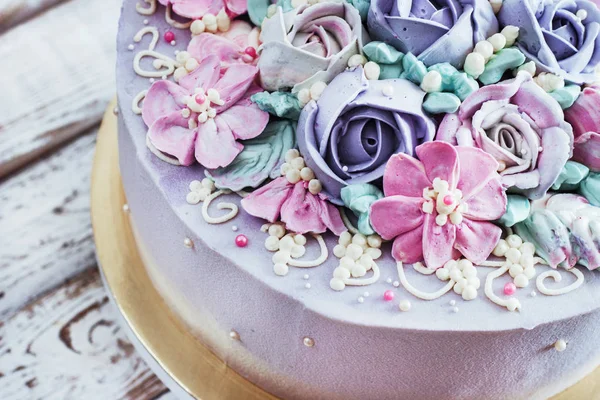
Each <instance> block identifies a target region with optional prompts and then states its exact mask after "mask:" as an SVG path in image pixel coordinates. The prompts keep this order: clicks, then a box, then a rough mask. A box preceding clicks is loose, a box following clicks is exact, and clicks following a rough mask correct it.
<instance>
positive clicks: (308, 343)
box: [302, 337, 315, 347]
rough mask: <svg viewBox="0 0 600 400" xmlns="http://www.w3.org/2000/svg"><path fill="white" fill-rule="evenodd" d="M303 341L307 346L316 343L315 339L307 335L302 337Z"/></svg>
mask: <svg viewBox="0 0 600 400" xmlns="http://www.w3.org/2000/svg"><path fill="white" fill-rule="evenodd" d="M302 343H304V345H305V346H306V347H313V346H314V345H315V341H314V339H312V338H309V337H305V338H304V339H302Z"/></svg>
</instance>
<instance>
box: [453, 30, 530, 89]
mask: <svg viewBox="0 0 600 400" xmlns="http://www.w3.org/2000/svg"><path fill="white" fill-rule="evenodd" d="M518 37H519V28H518V27H516V26H513V25H508V26H506V27H504V29H502V32H500V33H496V34H494V35H492V36H490V37H489V38H488V39H487V40H482V41H480V42H478V43H477V44H476V45H475V49H474V50H473V52H472V53H469V54H468V55H467V58H466V59H465V65H464V70H465V72H466V73H467V74H469V75H471V76H472V77H473V78H475V79H477V78H479V76H480V75H481V74H483V72H484V71H485V64H486V63H487V62H488V61H489V60H490V59H491V58H492V57H493V56H494V53H497V52H499V51H500V50H502V49H504V48H505V47H510V46H512V45H513V44H515V41H516V40H517V38H518Z"/></svg>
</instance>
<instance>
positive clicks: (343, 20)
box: [258, 2, 365, 91]
mask: <svg viewBox="0 0 600 400" xmlns="http://www.w3.org/2000/svg"><path fill="white" fill-rule="evenodd" d="M363 35H365V33H364V30H363V27H362V23H361V21H360V15H359V14H358V11H356V9H355V8H354V7H352V6H351V5H350V4H348V3H346V2H340V3H334V2H326V3H318V4H315V5H312V6H306V5H304V6H300V7H298V8H295V9H293V10H291V11H288V12H287V13H283V9H282V8H281V7H279V8H278V9H277V13H276V14H275V15H273V16H272V17H270V18H267V19H265V20H264V22H263V25H262V31H261V35H260V39H261V41H262V42H263V44H262V47H261V56H260V61H259V63H258V68H259V69H260V79H261V82H262V86H263V87H264V88H265V89H267V90H272V91H273V90H279V89H282V88H295V89H294V91H297V90H299V88H301V87H300V86H305V87H310V86H311V85H312V83H314V82H317V81H323V82H326V83H327V82H330V81H331V80H332V79H333V78H334V77H335V76H336V75H337V74H339V73H340V72H342V71H343V70H344V69H346V66H347V65H348V59H349V58H350V57H352V56H353V55H355V54H360V53H361V51H362V45H363V40H364V39H363Z"/></svg>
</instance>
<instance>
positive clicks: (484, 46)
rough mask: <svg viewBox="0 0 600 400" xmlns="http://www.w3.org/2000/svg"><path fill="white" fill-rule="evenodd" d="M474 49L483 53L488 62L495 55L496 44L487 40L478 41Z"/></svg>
mask: <svg viewBox="0 0 600 400" xmlns="http://www.w3.org/2000/svg"><path fill="white" fill-rule="evenodd" d="M474 51H475V52H476V53H479V54H481V55H482V56H483V58H484V60H485V61H486V62H487V61H488V60H489V59H490V58H491V57H492V56H493V55H494V46H492V44H491V43H490V42H488V41H487V40H482V41H481V42H477V44H476V45H475V50H474Z"/></svg>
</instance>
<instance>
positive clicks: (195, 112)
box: [181, 88, 225, 129]
mask: <svg viewBox="0 0 600 400" xmlns="http://www.w3.org/2000/svg"><path fill="white" fill-rule="evenodd" d="M182 101H183V103H184V104H185V105H186V106H187V107H186V108H184V109H183V110H181V116H182V117H183V118H188V126H189V128H190V129H195V128H196V127H197V126H198V124H203V123H205V122H206V121H208V120H209V119H211V118H214V117H216V115H217V110H216V109H215V108H214V107H212V105H213V104H214V105H217V106H222V105H223V104H225V102H224V101H223V100H221V94H220V93H219V92H218V91H217V90H216V89H208V90H206V91H205V90H204V89H203V88H196V89H195V91H194V94H193V95H192V96H184V97H183V99H182ZM194 116H197V117H196V118H192V117H194Z"/></svg>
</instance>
